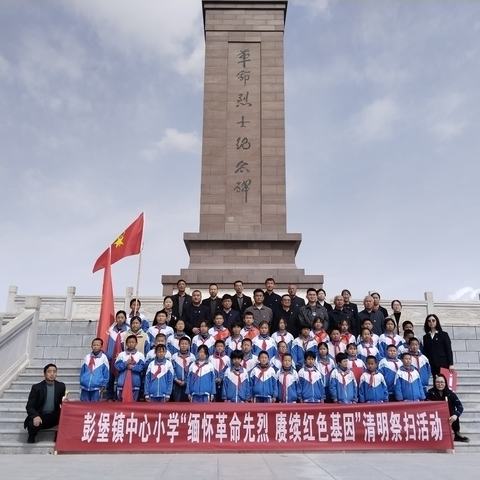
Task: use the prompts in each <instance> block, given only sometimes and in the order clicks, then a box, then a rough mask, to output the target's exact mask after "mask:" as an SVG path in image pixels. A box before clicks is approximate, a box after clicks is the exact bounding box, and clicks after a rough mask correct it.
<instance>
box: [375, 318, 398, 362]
mask: <svg viewBox="0 0 480 480" xmlns="http://www.w3.org/2000/svg"><path fill="white" fill-rule="evenodd" d="M384 326H385V331H384V332H383V333H382V334H381V335H380V338H379V339H378V345H377V348H378V352H379V355H380V358H385V357H386V356H387V347H388V346H389V345H395V346H396V347H397V349H398V348H399V347H400V346H401V345H403V343H404V341H403V338H402V337H401V336H400V335H398V333H397V325H396V323H395V320H394V319H393V318H386V319H385V323H384Z"/></svg>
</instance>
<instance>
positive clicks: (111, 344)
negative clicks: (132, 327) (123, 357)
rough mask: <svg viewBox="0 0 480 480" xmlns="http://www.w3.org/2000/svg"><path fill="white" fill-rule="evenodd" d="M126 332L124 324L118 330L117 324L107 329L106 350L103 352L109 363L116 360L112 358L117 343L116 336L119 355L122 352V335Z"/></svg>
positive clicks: (126, 328) (126, 327) (126, 326)
mask: <svg viewBox="0 0 480 480" xmlns="http://www.w3.org/2000/svg"><path fill="white" fill-rule="evenodd" d="M127 330H128V325H127V324H126V323H124V324H123V325H122V326H121V328H118V326H117V324H116V323H114V324H113V325H112V326H111V327H110V328H109V329H108V342H107V350H106V351H105V354H106V355H107V358H108V359H109V360H110V361H111V360H113V361H115V360H116V359H115V358H113V357H114V353H115V344H116V343H117V336H120V337H119V341H120V343H119V351H118V353H120V352H121V351H122V350H123V344H122V341H121V340H122V333H123V332H126V331H127ZM118 353H117V354H118Z"/></svg>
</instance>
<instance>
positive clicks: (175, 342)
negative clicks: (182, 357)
mask: <svg viewBox="0 0 480 480" xmlns="http://www.w3.org/2000/svg"><path fill="white" fill-rule="evenodd" d="M183 337H187V338H188V339H189V340H190V342H191V338H190V337H189V336H188V335H187V334H186V333H185V321H184V320H182V319H181V318H179V319H178V320H177V323H176V324H175V333H174V334H173V335H171V336H170V337H168V339H167V348H168V351H169V352H170V353H171V354H172V355H173V354H174V353H177V352H178V351H179V350H180V345H179V343H180V339H182V338H183Z"/></svg>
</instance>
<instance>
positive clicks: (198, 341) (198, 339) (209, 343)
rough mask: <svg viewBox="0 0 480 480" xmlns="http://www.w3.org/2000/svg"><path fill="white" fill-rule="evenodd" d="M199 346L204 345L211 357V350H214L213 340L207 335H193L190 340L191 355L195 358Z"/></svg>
mask: <svg viewBox="0 0 480 480" xmlns="http://www.w3.org/2000/svg"><path fill="white" fill-rule="evenodd" d="M200 345H205V346H206V347H207V348H208V354H209V355H212V353H213V350H214V349H215V338H214V337H213V336H212V335H210V334H209V333H207V335H200V334H198V335H195V336H194V337H193V339H192V347H191V351H192V353H193V354H194V355H195V356H197V352H198V347H199V346H200Z"/></svg>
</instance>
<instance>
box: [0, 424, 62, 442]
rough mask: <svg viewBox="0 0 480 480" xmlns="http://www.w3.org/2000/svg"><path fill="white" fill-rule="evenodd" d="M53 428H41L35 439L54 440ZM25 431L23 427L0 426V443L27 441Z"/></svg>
mask: <svg viewBox="0 0 480 480" xmlns="http://www.w3.org/2000/svg"><path fill="white" fill-rule="evenodd" d="M55 434H56V431H55V430H41V431H40V432H38V435H37V440H38V441H39V442H52V443H53V442H54V441H55ZM27 437H28V434H27V431H26V430H24V429H23V428H21V429H18V428H5V427H0V443H1V442H16V441H18V442H24V443H27Z"/></svg>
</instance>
